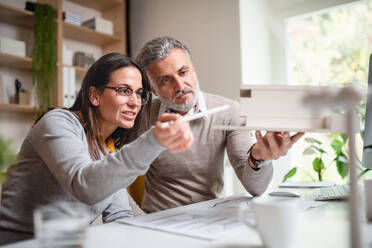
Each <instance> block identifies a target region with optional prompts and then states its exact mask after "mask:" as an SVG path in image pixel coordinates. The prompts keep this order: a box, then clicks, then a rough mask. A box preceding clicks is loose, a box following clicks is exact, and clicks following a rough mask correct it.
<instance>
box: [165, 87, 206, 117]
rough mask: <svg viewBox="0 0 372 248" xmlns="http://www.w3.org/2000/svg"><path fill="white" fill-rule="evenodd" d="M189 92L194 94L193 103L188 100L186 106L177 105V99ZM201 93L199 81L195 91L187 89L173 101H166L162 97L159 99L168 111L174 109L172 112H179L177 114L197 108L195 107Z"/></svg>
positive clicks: (178, 93)
mask: <svg viewBox="0 0 372 248" xmlns="http://www.w3.org/2000/svg"><path fill="white" fill-rule="evenodd" d="M188 92H192V94H193V98H192V101H190V102H189V101H188V100H187V99H186V102H185V103H184V104H178V103H176V98H177V97H178V96H180V95H182V94H185V93H188ZM199 92H200V89H199V82H198V81H197V82H196V84H195V89H194V90H192V89H191V88H188V87H187V88H185V89H184V90H182V91H179V92H177V95H176V96H175V97H174V98H173V99H172V100H166V99H164V98H163V97H161V96H159V98H160V100H161V102H162V103H163V104H164V105H165V107H166V109H172V110H174V111H177V112H189V111H190V109H192V108H193V107H195V105H196V104H197V103H198V101H199Z"/></svg>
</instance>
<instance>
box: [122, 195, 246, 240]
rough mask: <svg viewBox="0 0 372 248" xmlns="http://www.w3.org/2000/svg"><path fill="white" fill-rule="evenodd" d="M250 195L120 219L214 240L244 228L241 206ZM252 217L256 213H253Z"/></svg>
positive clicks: (138, 224) (127, 222)
mask: <svg viewBox="0 0 372 248" xmlns="http://www.w3.org/2000/svg"><path fill="white" fill-rule="evenodd" d="M250 199H251V197H245V196H242V197H236V196H235V197H228V198H222V199H215V200H210V201H206V202H201V203H196V204H191V205H188V206H182V207H177V208H173V209H169V210H164V211H159V212H156V213H152V214H147V215H144V216H138V217H135V218H125V219H121V220H119V221H118V222H120V223H124V224H131V225H135V226H140V227H145V228H150V229H155V230H160V231H165V232H169V233H175V234H180V235H184V236H190V237H195V238H200V239H204V240H215V239H219V238H224V237H228V236H229V235H230V234H233V233H235V232H236V231H239V229H241V230H244V229H245V228H246V227H245V225H244V224H243V223H241V222H240V221H239V219H238V218H239V217H238V214H239V207H240V205H242V204H248V202H249V200H250ZM252 218H253V216H252Z"/></svg>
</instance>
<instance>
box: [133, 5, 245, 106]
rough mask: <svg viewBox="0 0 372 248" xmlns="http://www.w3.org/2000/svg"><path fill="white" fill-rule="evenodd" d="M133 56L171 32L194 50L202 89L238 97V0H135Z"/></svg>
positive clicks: (239, 78) (193, 56) (193, 54)
mask: <svg viewBox="0 0 372 248" xmlns="http://www.w3.org/2000/svg"><path fill="white" fill-rule="evenodd" d="M130 4H131V11H132V12H131V47H132V56H137V54H138V52H139V50H140V48H141V47H142V46H143V45H144V44H145V43H146V42H147V41H149V40H150V39H153V38H155V37H158V36H163V35H168V36H173V37H174V38H176V39H178V40H180V41H182V42H184V43H185V44H186V46H187V47H188V48H189V49H190V50H191V56H192V59H193V63H194V65H195V68H196V71H197V74H198V77H199V81H200V87H201V89H202V90H204V91H206V92H210V93H214V94H218V95H223V96H226V97H230V98H235V99H237V98H238V96H239V87H240V84H241V69H240V37H239V2H238V0H202V1H200V0H188V1H184V0H132V1H131V2H130Z"/></svg>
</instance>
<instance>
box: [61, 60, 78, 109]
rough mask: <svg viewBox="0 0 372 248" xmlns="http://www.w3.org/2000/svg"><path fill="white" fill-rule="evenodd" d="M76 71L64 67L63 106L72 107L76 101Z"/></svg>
mask: <svg viewBox="0 0 372 248" xmlns="http://www.w3.org/2000/svg"><path fill="white" fill-rule="evenodd" d="M75 75H76V70H75V68H71V67H67V66H64V67H63V69H62V77H63V81H62V106H63V107H66V108H69V107H71V106H72V105H73V104H74V102H75V99H76V77H75Z"/></svg>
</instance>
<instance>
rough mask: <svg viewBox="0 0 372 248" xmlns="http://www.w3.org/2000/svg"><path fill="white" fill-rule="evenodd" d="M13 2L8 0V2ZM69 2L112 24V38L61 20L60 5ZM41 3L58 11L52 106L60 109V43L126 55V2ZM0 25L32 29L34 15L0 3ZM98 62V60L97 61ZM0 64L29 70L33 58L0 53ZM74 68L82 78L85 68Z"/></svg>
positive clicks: (18, 109)
mask: <svg viewBox="0 0 372 248" xmlns="http://www.w3.org/2000/svg"><path fill="white" fill-rule="evenodd" d="M10 1H12V0H9V2H10ZM65 1H67V2H71V3H75V4H79V5H81V6H83V7H87V8H91V9H95V10H98V11H99V12H101V17H102V18H104V19H107V20H110V21H112V22H113V25H114V35H108V34H105V33H101V32H97V31H95V30H92V29H89V28H86V27H82V26H77V25H73V24H70V23H65V22H64V21H63V17H62V12H63V3H64V2H65ZM37 2H41V3H49V4H50V5H52V6H53V8H55V9H56V12H57V19H56V21H57V69H56V83H55V87H54V88H55V92H54V96H53V99H52V100H53V101H54V102H53V105H54V106H55V107H60V106H62V82H63V78H62V70H63V66H65V65H63V64H62V56H63V54H62V43H63V39H64V38H67V39H71V40H76V41H80V42H83V43H87V44H90V45H95V46H98V47H100V48H101V50H102V55H104V54H106V53H109V52H121V53H124V54H126V42H127V41H126V25H125V22H126V18H125V13H126V10H125V8H126V0H37ZM0 22H1V23H7V24H10V25H15V26H18V27H22V28H27V29H30V30H33V25H34V14H33V12H31V11H26V10H23V9H19V8H15V7H13V6H11V5H8V4H5V3H0ZM97 59H98V58H97ZM0 65H2V66H5V67H11V68H19V69H25V70H31V69H32V58H28V57H20V56H14V55H10V54H4V53H0ZM73 67H74V68H75V69H76V77H77V78H82V77H83V76H84V75H85V73H86V72H87V71H88V69H87V68H84V67H78V66H73ZM4 110H5V111H16V112H33V111H34V107H32V106H24V105H18V104H0V111H4Z"/></svg>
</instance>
